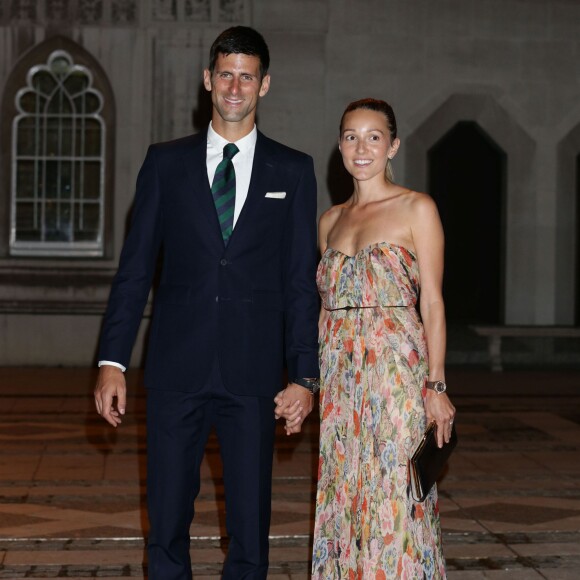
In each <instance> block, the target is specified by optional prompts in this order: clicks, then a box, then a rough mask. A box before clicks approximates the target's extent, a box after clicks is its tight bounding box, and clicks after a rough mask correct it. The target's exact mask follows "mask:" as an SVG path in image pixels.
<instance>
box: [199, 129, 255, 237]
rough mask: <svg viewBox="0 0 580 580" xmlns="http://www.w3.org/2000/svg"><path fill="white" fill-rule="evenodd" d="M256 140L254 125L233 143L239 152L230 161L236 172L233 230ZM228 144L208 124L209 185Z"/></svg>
mask: <svg viewBox="0 0 580 580" xmlns="http://www.w3.org/2000/svg"><path fill="white" fill-rule="evenodd" d="M257 138H258V130H257V129H256V125H254V128H253V129H252V130H251V131H250V132H249V133H248V134H247V135H246V136H245V137H242V138H241V139H240V140H239V141H235V142H234V143H235V144H236V145H237V147H238V149H239V150H240V151H239V153H236V154H235V155H234V157H233V159H232V162H233V164H234V170H235V172H236V205H235V208H234V228H235V227H236V222H237V221H238V217H240V212H241V211H242V208H243V207H244V203H245V202H246V198H247V197H248V189H249V188H250V179H251V177H252V164H253V163H254V152H255V150H256V139H257ZM228 143H229V141H228V140H227V139H224V138H223V137H222V136H221V135H218V134H217V133H216V132H215V131H214V129H213V127H212V124H211V123H210V124H209V128H208V130H207V157H206V165H207V178H208V181H209V184H210V186H211V184H212V183H213V176H214V175H215V171H216V169H217V166H218V164H219V162H220V161H221V160H222V159H223V158H224V147H225V146H226V145H227V144H228Z"/></svg>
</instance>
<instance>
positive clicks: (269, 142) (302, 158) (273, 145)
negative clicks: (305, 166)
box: [257, 131, 312, 163]
mask: <svg viewBox="0 0 580 580" xmlns="http://www.w3.org/2000/svg"><path fill="white" fill-rule="evenodd" d="M257 144H259V145H260V147H263V148H264V150H265V151H267V152H268V153H269V154H270V155H272V156H276V157H281V158H284V159H285V160H287V161H288V160H293V161H295V162H297V163H304V162H306V161H311V160H312V157H311V156H310V155H308V153H304V151H299V150H298V149H293V148H292V147H289V146H288V145H284V143H280V142H279V141H275V140H274V139H271V138H270V137H267V136H266V135H264V134H263V133H262V132H260V131H258V141H257Z"/></svg>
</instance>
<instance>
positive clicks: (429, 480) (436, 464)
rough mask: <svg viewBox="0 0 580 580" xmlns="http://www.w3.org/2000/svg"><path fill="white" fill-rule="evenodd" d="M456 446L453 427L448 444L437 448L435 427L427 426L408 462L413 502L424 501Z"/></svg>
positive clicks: (434, 424) (455, 435) (432, 424)
mask: <svg viewBox="0 0 580 580" xmlns="http://www.w3.org/2000/svg"><path fill="white" fill-rule="evenodd" d="M456 445H457V433H456V432H455V425H453V427H452V429H451V437H450V439H449V443H446V444H445V445H443V447H441V448H439V447H437V425H436V423H435V422H434V421H433V422H432V423H430V424H429V426H428V427H427V430H426V431H425V435H423V439H421V442H420V443H419V445H418V447H417V449H416V450H415V453H413V457H411V459H410V460H409V474H410V479H411V491H412V494H413V499H414V500H415V501H424V500H425V498H426V497H427V494H428V493H429V491H431V488H432V487H433V485H434V484H435V482H436V481H437V478H438V477H439V476H440V475H441V472H442V471H443V467H445V463H446V462H447V460H448V459H449V456H450V455H451V452H452V451H453V450H454V449H455V446H456Z"/></svg>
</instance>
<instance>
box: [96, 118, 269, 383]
mask: <svg viewBox="0 0 580 580" xmlns="http://www.w3.org/2000/svg"><path fill="white" fill-rule="evenodd" d="M257 138H258V130H257V129H256V125H254V128H253V129H252V130H251V131H250V132H249V133H248V134H247V135H246V136H245V137H242V138H241V139H240V140H239V141H234V143H235V144H236V146H237V147H238V149H239V152H238V153H236V154H235V155H234V158H233V159H232V162H233V164H234V170H235V172H236V205H235V207H234V228H235V227H236V222H237V221H238V217H240V213H241V211H242V208H243V207H244V203H245V202H246V199H247V197H248V189H249V188H250V179H251V177H252V165H253V163H254V152H255V151H256V139H257ZM229 142H230V141H228V140H227V139H224V138H223V137H222V136H221V135H218V134H217V133H216V132H215V131H214V129H213V127H212V124H211V122H210V124H209V127H208V130H207V153H206V161H205V162H206V166H207V178H208V181H209V184H210V187H211V184H212V182H213V177H214V175H215V172H216V169H217V166H218V165H219V162H220V161H221V160H222V159H223V157H224V147H225V146H226V145H227V144H228V143H229ZM102 365H109V366H113V367H117V368H120V369H121V370H122V371H123V372H125V371H126V370H127V369H126V368H125V367H124V366H123V365H122V364H119V363H118V362H114V361H110V360H101V361H99V366H102Z"/></svg>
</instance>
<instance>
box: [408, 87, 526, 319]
mask: <svg viewBox="0 0 580 580" xmlns="http://www.w3.org/2000/svg"><path fill="white" fill-rule="evenodd" d="M462 121H472V122H474V123H477V125H478V126H479V127H480V128H481V129H482V130H483V131H484V132H485V133H486V134H487V135H488V136H489V137H490V138H491V139H492V140H493V142H494V143H495V144H496V145H497V147H499V148H500V149H501V150H502V151H504V152H505V155H506V159H507V163H508V166H509V170H508V172H507V175H506V178H505V191H506V195H505V198H506V199H505V205H504V207H505V209H504V211H505V226H504V232H505V234H504V236H503V248H502V254H503V256H504V258H503V264H502V267H503V268H502V269H503V271H502V272H501V273H500V275H501V278H502V280H503V295H504V296H505V301H504V307H503V313H501V314H502V316H501V317H500V319H501V320H502V321H503V322H505V323H507V324H533V323H534V317H535V289H534V281H535V269H536V260H535V256H536V235H535V233H536V226H535V223H536V213H535V212H536V198H535V187H534V186H533V180H534V177H535V174H534V164H533V159H534V155H535V143H534V141H533V140H532V139H531V137H529V135H527V133H526V132H525V131H524V130H523V129H522V128H521V127H520V126H519V125H518V124H517V123H516V121H515V120H514V119H513V118H512V116H511V115H510V114H509V113H508V112H507V111H506V110H505V109H503V108H502V107H501V106H500V105H499V104H498V103H497V101H496V100H495V99H494V98H493V96H491V95H486V94H481V95H461V94H460V95H453V96H451V97H449V98H448V99H447V100H446V101H445V102H444V103H443V104H442V105H440V106H439V107H438V108H437V109H436V110H435V111H434V112H433V113H432V114H431V115H430V116H429V117H428V118H427V119H426V120H425V121H424V122H423V123H422V124H421V125H420V126H419V127H418V128H417V129H416V130H415V131H414V132H413V133H412V134H411V135H410V137H409V138H408V139H407V141H406V153H405V170H406V180H405V182H406V183H408V184H409V185H410V186H411V187H413V188H414V189H418V190H419V191H428V186H429V182H428V179H429V167H428V157H429V156H428V152H429V150H430V149H431V148H432V147H433V146H435V145H436V143H437V142H438V141H439V140H440V139H441V138H442V137H443V136H444V135H445V134H447V133H448V132H449V131H450V130H451V129H452V128H453V127H454V126H455V125H456V124H457V123H459V122H462Z"/></svg>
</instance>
